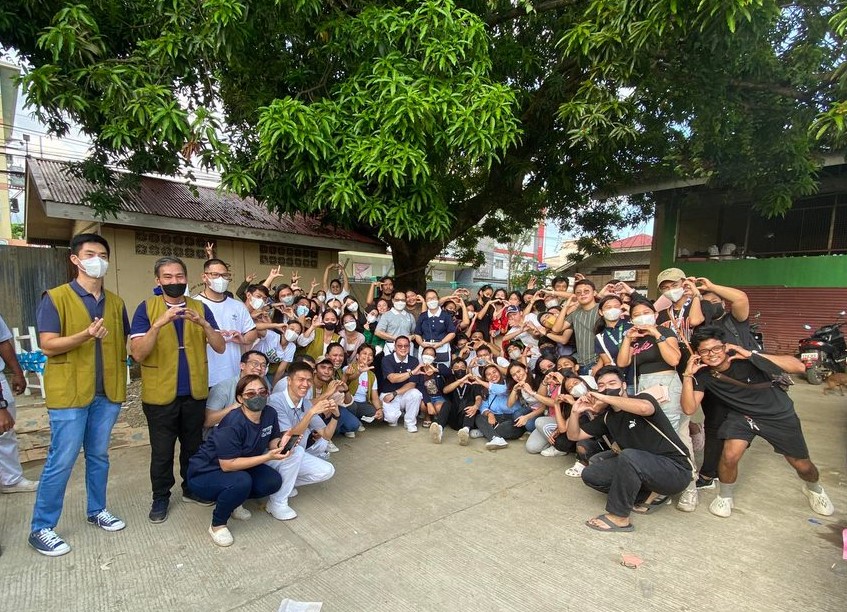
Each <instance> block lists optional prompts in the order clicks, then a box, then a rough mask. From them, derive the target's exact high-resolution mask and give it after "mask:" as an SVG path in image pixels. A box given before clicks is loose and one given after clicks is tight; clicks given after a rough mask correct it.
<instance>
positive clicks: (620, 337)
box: [603, 324, 623, 346]
mask: <svg viewBox="0 0 847 612" xmlns="http://www.w3.org/2000/svg"><path fill="white" fill-rule="evenodd" d="M614 329H617V330H618V339H617V341H615V336H614V335H612V333H611V332H612V330H614ZM603 333H604V334H605V335H606V337H608V338H609V340H611V341H612V342H614V344H615V346H620V345H621V342H622V341H623V324H620V325H616V326H615V327H613V328H612V329H611V330H610V329H609V328H608V327H607V328H606V329H605V330H603Z"/></svg>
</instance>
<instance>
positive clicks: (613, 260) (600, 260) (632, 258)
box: [558, 249, 650, 274]
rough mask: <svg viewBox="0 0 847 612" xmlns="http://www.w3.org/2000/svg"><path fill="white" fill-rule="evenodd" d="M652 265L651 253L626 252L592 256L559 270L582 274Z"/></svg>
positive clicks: (647, 251)
mask: <svg viewBox="0 0 847 612" xmlns="http://www.w3.org/2000/svg"><path fill="white" fill-rule="evenodd" d="M649 265H650V251H649V249H648V250H646V251H624V252H622V253H609V254H608V255H591V256H590V257H586V258H585V259H583V260H582V261H579V262H576V263H571V264H567V265H564V266H562V267H561V268H559V270H558V271H559V272H582V273H583V274H588V273H589V272H586V271H593V270H597V269H598V268H621V269H631V268H634V267H643V266H649Z"/></svg>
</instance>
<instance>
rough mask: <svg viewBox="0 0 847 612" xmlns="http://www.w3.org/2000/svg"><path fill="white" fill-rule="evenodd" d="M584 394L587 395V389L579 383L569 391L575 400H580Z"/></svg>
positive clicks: (583, 384)
mask: <svg viewBox="0 0 847 612" xmlns="http://www.w3.org/2000/svg"><path fill="white" fill-rule="evenodd" d="M586 393H588V387H587V386H586V385H585V383H579V384H578V385H576V386H575V387H574V388H573V389H571V395H573V396H574V397H575V398H580V397H582V396H583V395H585V394H586Z"/></svg>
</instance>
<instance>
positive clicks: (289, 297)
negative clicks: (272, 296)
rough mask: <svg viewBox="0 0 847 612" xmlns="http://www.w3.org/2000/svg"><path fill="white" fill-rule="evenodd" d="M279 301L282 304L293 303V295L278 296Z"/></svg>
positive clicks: (288, 304) (289, 304)
mask: <svg viewBox="0 0 847 612" xmlns="http://www.w3.org/2000/svg"><path fill="white" fill-rule="evenodd" d="M279 301H280V302H282V304H283V306H291V305H292V304H293V303H294V296H293V295H287V296H285V297H284V298H280V300H279Z"/></svg>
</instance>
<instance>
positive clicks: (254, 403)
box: [244, 395, 268, 412]
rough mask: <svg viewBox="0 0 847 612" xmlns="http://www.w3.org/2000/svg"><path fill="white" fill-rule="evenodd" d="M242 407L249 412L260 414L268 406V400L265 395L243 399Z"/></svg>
mask: <svg viewBox="0 0 847 612" xmlns="http://www.w3.org/2000/svg"><path fill="white" fill-rule="evenodd" d="M244 405H245V406H247V410H249V411H250V412H261V411H262V410H264V409H265V406H267V405H268V398H267V396H266V395H257V396H256V397H249V398H244Z"/></svg>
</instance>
